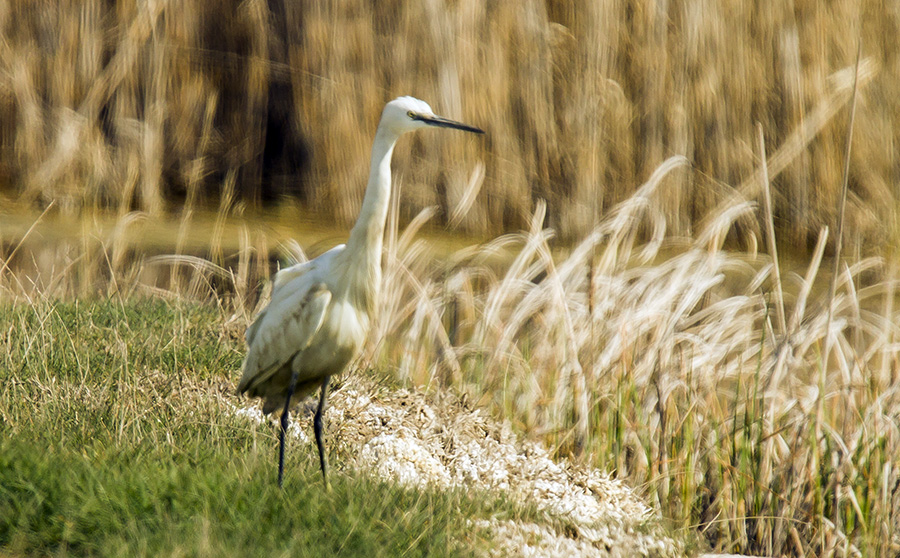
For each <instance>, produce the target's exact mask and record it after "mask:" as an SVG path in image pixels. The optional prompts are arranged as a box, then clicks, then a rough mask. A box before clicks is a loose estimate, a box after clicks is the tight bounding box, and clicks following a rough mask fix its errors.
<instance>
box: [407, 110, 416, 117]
mask: <svg viewBox="0 0 900 558" xmlns="http://www.w3.org/2000/svg"><path fill="white" fill-rule="evenodd" d="M406 116H408V117H410V118H415V117H416V113H414V112H413V111H411V110H408V111H406Z"/></svg>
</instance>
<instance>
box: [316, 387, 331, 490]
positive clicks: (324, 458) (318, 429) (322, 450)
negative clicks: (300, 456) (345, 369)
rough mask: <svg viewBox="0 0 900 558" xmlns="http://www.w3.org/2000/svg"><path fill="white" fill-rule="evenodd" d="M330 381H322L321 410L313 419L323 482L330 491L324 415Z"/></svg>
mask: <svg viewBox="0 0 900 558" xmlns="http://www.w3.org/2000/svg"><path fill="white" fill-rule="evenodd" d="M330 379H331V378H330V377H329V376H325V379H324V380H323V381H322V392H321V393H320V394H319V408H318V409H316V416H315V418H314V419H313V431H314V432H315V433H316V445H317V446H318V447H319V466H320V467H321V468H322V480H324V481H325V490H330V489H331V485H330V484H329V483H328V456H326V455H325V444H324V441H323V438H324V436H323V434H322V415H323V414H324V413H325V403H326V402H327V400H328V380H330Z"/></svg>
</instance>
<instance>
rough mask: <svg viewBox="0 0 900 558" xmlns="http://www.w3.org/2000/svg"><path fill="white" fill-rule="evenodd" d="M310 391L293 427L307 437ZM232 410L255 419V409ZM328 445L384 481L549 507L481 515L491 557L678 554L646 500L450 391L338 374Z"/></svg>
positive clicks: (259, 418) (475, 522)
mask: <svg viewBox="0 0 900 558" xmlns="http://www.w3.org/2000/svg"><path fill="white" fill-rule="evenodd" d="M314 406H315V402H314V401H313V400H312V399H311V400H309V404H307V405H306V408H305V409H302V410H301V411H300V412H299V413H296V414H295V415H294V416H295V417H297V419H296V421H292V425H291V433H292V434H294V435H295V436H296V437H298V438H300V439H302V440H304V441H305V440H308V439H309V436H308V434H307V432H309V431H311V428H312V426H311V422H312V410H313V408H314ZM235 413H237V414H240V415H242V416H245V417H247V419H248V420H252V421H254V422H259V421H262V420H264V419H263V416H262V413H261V412H260V411H259V409H258V407H255V406H252V405H249V403H248V404H247V406H245V407H236V408H235ZM326 423H327V431H328V434H327V438H328V440H329V445H330V446H331V448H332V449H331V451H333V452H335V453H337V454H339V455H340V456H341V458H342V459H340V460H339V461H342V462H343V463H344V464H345V466H349V467H352V468H354V469H357V470H360V471H365V472H367V473H370V474H374V475H377V476H379V477H381V478H383V479H385V480H390V481H393V482H397V483H401V484H405V485H410V486H431V487H435V488H439V489H450V488H459V487H462V488H466V489H475V490H484V491H491V492H503V493H505V494H506V495H507V496H508V497H510V498H511V499H513V500H514V501H518V502H522V503H525V504H529V505H533V506H535V507H537V508H538V509H539V510H541V511H543V512H544V513H546V515H547V517H548V522H547V523H548V524H547V525H536V524H532V523H522V522H516V521H510V520H498V519H478V520H473V521H472V523H473V527H474V528H476V529H479V530H481V531H483V532H485V533H486V534H487V535H488V536H490V537H491V538H492V539H493V540H494V542H495V545H494V546H493V547H492V551H491V553H490V555H491V556H508V555H516V556H678V555H681V554H682V550H681V548H680V545H679V544H678V543H677V542H676V541H675V540H674V539H672V538H669V537H666V536H664V535H660V531H661V529H659V528H658V527H655V525H656V519H657V518H656V517H655V514H654V512H653V510H652V509H651V508H649V507H648V506H647V505H646V504H644V503H643V502H642V501H641V500H640V498H638V497H637V496H636V495H635V494H634V492H633V490H632V489H631V488H630V487H628V486H626V485H625V484H623V483H622V482H620V481H617V480H614V479H611V478H610V477H609V476H608V475H606V474H605V473H602V472H600V471H598V470H596V469H588V468H584V467H579V466H576V465H573V464H570V463H568V462H566V461H554V460H553V459H552V458H551V457H550V455H549V453H548V451H547V450H546V448H544V447H543V446H541V445H539V444H536V443H533V442H526V441H521V440H518V439H517V437H516V436H515V435H514V434H513V433H512V432H511V431H510V429H509V427H508V426H507V425H505V424H501V423H498V422H497V421H494V420H492V419H491V418H490V417H487V416H485V415H484V413H482V412H480V411H479V410H478V409H470V408H469V407H468V406H467V405H465V404H464V403H463V402H461V401H459V400H458V399H456V398H454V397H450V396H443V397H434V396H426V395H424V394H422V393H419V392H414V391H410V390H398V391H393V390H388V389H386V388H383V387H380V386H377V385H376V384H374V383H373V382H372V381H370V380H368V379H366V378H365V377H363V376H361V375H356V374H350V375H347V376H343V377H342V378H341V382H340V385H339V386H338V387H337V389H335V391H334V392H333V393H332V394H331V397H330V403H329V408H328V410H327V412H326Z"/></svg>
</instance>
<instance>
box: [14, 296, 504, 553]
mask: <svg viewBox="0 0 900 558" xmlns="http://www.w3.org/2000/svg"><path fill="white" fill-rule="evenodd" d="M222 326H223V319H222V316H221V314H220V313H219V312H218V311H217V310H216V309H215V308H214V307H210V306H203V305H200V306H198V305H183V306H182V305H171V304H167V303H164V302H152V301H143V302H130V303H127V304H119V303H117V302H114V301H106V302H94V303H91V302H76V303H65V304H62V303H49V302H43V303H40V304H36V305H16V306H9V305H4V306H2V307H0V338H2V347H3V350H2V352H0V386H2V387H0V549H2V551H0V553H4V555H10V556H19V555H77V556H124V555H128V556H161V555H191V556H262V555H273V554H292V555H311V556H332V555H346V556H357V555H366V556H386V557H387V556H421V555H427V556H445V555H446V556H458V555H467V554H469V553H471V552H472V551H473V550H474V549H476V548H478V547H479V546H483V544H484V539H483V537H482V536H481V535H479V531H478V529H473V528H472V527H471V526H468V525H467V523H466V519H467V518H472V517H490V516H491V515H492V514H498V516H499V517H507V518H515V517H519V516H520V512H516V511H515V509H514V508H513V507H512V506H511V505H510V504H508V503H502V502H500V501H495V500H492V499H490V498H487V497H486V496H479V495H477V494H468V495H465V494H462V493H461V492H438V491H428V490H413V489H404V488H400V487H398V486H397V485H395V484H387V483H383V482H380V481H377V480H375V479H373V478H370V477H366V476H355V475H345V474H338V475H335V476H334V477H333V478H332V482H333V483H334V490H333V491H332V492H330V493H328V494H325V493H323V491H322V490H321V488H322V482H321V477H320V474H319V471H318V468H317V462H316V460H315V459H313V457H314V454H313V453H310V451H313V450H314V448H313V447H312V446H311V445H310V444H302V443H298V442H292V444H293V447H292V448H291V449H292V451H291V452H289V455H288V458H289V461H288V467H287V470H286V473H287V476H286V479H285V487H286V490H284V491H280V490H278V489H277V486H276V484H275V476H274V475H275V461H274V459H275V456H276V453H275V447H276V439H275V437H274V429H273V428H271V427H270V426H268V425H265V424H261V425H259V424H252V423H249V422H247V421H246V420H242V419H240V418H239V417H238V416H236V415H235V414H234V412H233V411H229V410H228V405H229V404H230V401H237V399H236V398H235V397H234V396H233V395H232V394H231V393H230V390H231V389H232V384H231V380H233V377H234V376H235V374H236V370H237V369H238V368H239V365H240V359H241V353H240V351H239V349H240V348H241V344H240V341H236V340H233V339H231V338H229V337H227V336H225V337H223V336H222V331H223V329H222ZM305 446H308V447H305Z"/></svg>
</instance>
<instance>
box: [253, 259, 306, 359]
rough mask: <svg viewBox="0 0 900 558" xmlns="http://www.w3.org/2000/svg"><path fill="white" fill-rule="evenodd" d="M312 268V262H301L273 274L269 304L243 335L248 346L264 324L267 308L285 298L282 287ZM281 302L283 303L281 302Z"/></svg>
mask: <svg viewBox="0 0 900 558" xmlns="http://www.w3.org/2000/svg"><path fill="white" fill-rule="evenodd" d="M313 266H314V264H313V262H312V261H308V262H303V263H299V264H296V265H292V266H290V267H286V268H284V269H282V270H280V271H278V273H276V274H275V277H274V279H273V280H272V293H271V296H270V297H269V304H268V305H266V307H265V308H263V309H262V310H260V311H259V314H257V315H256V318H255V319H254V320H253V323H252V324H250V327H248V328H247V331H246V333H245V334H244V338H245V339H246V340H247V345H248V346H252V345H253V340H254V339H255V338H256V332H257V331H259V328H260V326H261V325H262V324H263V322H265V318H266V314H268V311H269V307H270V306H272V305H273V304H276V305H277V304H279V301H280V300H281V299H283V298H285V297H284V294H285V289H283V287H284V286H285V285H290V284H291V282H292V281H293V280H295V279H297V278H299V277H300V276H302V275H304V274H306V273H307V272H308V271H310V270H311V269H313ZM281 302H282V303H283V301H281Z"/></svg>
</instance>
